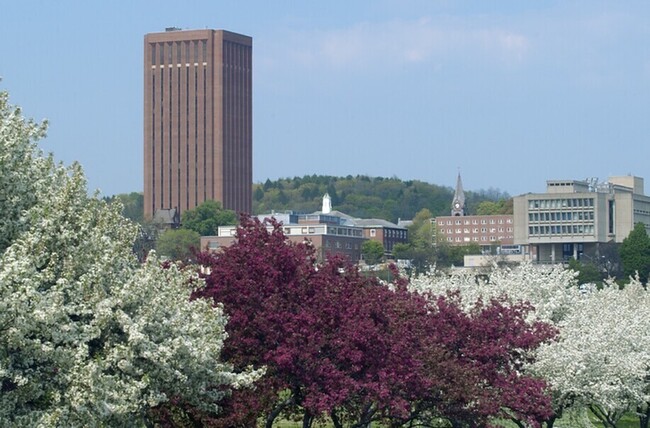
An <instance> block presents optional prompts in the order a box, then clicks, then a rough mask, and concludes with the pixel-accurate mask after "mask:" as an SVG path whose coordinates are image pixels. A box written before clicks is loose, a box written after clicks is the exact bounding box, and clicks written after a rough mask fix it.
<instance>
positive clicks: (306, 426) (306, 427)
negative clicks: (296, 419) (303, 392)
mask: <svg viewBox="0 0 650 428" xmlns="http://www.w3.org/2000/svg"><path fill="white" fill-rule="evenodd" d="M312 423H314V416H313V415H312V414H311V413H309V411H307V410H305V414H304V415H303V417H302V428H311V424H312Z"/></svg>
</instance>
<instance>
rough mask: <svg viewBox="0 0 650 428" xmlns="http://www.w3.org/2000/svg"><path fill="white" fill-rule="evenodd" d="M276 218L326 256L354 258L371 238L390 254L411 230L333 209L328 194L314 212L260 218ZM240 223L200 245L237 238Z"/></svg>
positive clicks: (289, 232) (221, 243) (225, 243)
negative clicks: (321, 205) (338, 255)
mask: <svg viewBox="0 0 650 428" xmlns="http://www.w3.org/2000/svg"><path fill="white" fill-rule="evenodd" d="M271 217H272V218H274V219H275V220H277V221H278V222H280V223H282V227H283V231H284V233H285V235H286V236H287V238H288V239H289V240H291V241H293V242H303V241H305V240H309V241H310V242H311V243H312V245H313V246H314V248H315V249H316V253H317V256H318V257H319V258H320V259H321V260H323V259H324V258H325V257H327V255H331V254H343V255H345V256H347V257H348V258H350V260H352V261H355V262H356V261H359V260H360V259H361V246H362V245H363V242H364V241H366V240H368V239H372V240H375V241H378V242H381V243H382V244H383V245H384V250H385V251H386V252H387V254H390V251H392V248H393V245H394V244H396V243H399V242H403V243H406V242H408V231H407V229H406V228H405V227H400V226H397V225H396V224H394V223H391V222H389V221H386V220H380V219H359V218H354V217H351V216H349V215H347V214H345V213H342V212H340V211H335V210H332V204H331V199H330V197H329V195H327V194H325V196H324V197H323V207H322V210H321V211H316V212H314V213H312V214H299V213H294V212H291V211H290V212H284V213H271V214H263V215H259V216H258V218H259V219H260V220H264V219H265V218H271ZM236 231H237V226H225V227H224V226H222V227H219V231H218V235H217V236H203V237H201V248H207V249H210V250H218V249H219V248H222V247H227V246H229V245H231V244H232V243H233V242H234V240H235V233H236Z"/></svg>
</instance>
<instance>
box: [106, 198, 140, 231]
mask: <svg viewBox="0 0 650 428" xmlns="http://www.w3.org/2000/svg"><path fill="white" fill-rule="evenodd" d="M104 200H105V201H106V202H108V203H112V202H115V201H120V202H121V203H122V206H123V207H124V209H123V210H122V215H123V216H124V217H126V218H128V219H129V220H131V221H133V222H134V223H138V224H142V223H143V222H144V195H143V194H142V193H139V192H131V193H120V194H119V195H113V196H110V197H104Z"/></svg>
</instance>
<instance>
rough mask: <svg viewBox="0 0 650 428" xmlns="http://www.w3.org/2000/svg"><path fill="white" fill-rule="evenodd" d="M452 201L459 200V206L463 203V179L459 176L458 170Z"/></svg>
mask: <svg viewBox="0 0 650 428" xmlns="http://www.w3.org/2000/svg"><path fill="white" fill-rule="evenodd" d="M454 201H458V202H460V205H461V206H464V205H465V191H464V190H463V180H461V178H460V172H459V173H458V179H456V192H455V193H454Z"/></svg>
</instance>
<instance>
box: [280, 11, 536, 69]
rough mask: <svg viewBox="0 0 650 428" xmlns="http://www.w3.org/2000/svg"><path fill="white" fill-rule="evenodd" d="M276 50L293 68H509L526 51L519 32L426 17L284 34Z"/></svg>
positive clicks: (525, 39)
mask: <svg viewBox="0 0 650 428" xmlns="http://www.w3.org/2000/svg"><path fill="white" fill-rule="evenodd" d="M277 46H278V47H279V46H282V48H283V49H282V50H279V49H274V51H276V52H275V53H274V56H276V59H279V58H277V55H278V54H279V55H280V56H282V55H283V54H284V55H288V56H289V58H288V59H289V60H290V61H292V62H293V63H294V64H300V65H302V66H306V67H323V66H325V67H329V68H333V69H346V70H350V69H351V68H353V69H367V68H376V67H388V68H390V67H402V66H404V65H409V64H417V63H425V62H432V63H434V64H438V65H439V64H441V63H442V64H444V63H446V62H449V61H453V62H473V61H474V60H476V59H477V58H478V59H480V60H481V61H482V62H485V61H486V60H487V61H492V62H495V63H497V64H499V63H505V64H513V63H518V62H521V61H522V60H524V59H525V57H526V54H527V52H528V50H529V48H530V44H529V41H528V38H527V37H526V36H525V35H524V34H521V33H518V32H515V31H512V30H509V29H506V28H493V27H484V28H481V27H478V26H475V25H472V23H471V22H453V23H447V22H435V21H433V20H431V19H426V18H423V19H420V20H417V21H391V22H382V23H368V22H364V23H359V24H356V25H354V26H351V27H348V28H342V29H334V30H327V31H311V32H301V33H290V34H287V37H284V38H283V40H282V42H281V43H280V44H279V45H277Z"/></svg>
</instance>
